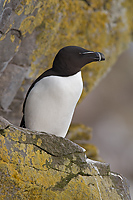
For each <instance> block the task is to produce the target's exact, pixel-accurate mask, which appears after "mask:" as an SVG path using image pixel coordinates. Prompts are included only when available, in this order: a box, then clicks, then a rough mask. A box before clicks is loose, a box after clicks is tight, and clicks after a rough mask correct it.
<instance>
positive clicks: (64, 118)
mask: <svg viewBox="0 0 133 200" xmlns="http://www.w3.org/2000/svg"><path fill="white" fill-rule="evenodd" d="M103 60H105V57H104V55H103V54H102V53H100V52H94V51H89V50H86V49H84V48H82V47H78V46H65V47H63V48H62V49H60V50H59V52H58V53H57V54H56V56H55V58H54V61H53V65H52V68H50V69H48V70H47V71H45V72H43V73H42V74H41V75H40V76H39V77H38V78H37V79H36V80H35V81H34V82H33V83H32V84H31V86H30V88H29V90H28V92H27V94H26V97H25V100H24V103H23V117H22V120H21V123H20V127H23V128H28V129H31V130H34V131H38V132H45V133H48V134H54V135H56V136H59V137H63V138H64V137H65V136H66V134H67V132H68V129H69V126H70V123H71V120H72V117H73V113H74V110H75V107H76V105H77V102H78V100H79V98H80V96H81V94H82V90H83V80H82V75H81V69H82V68H83V67H84V66H85V65H86V64H88V63H91V62H95V61H103Z"/></svg>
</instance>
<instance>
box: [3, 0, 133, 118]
mask: <svg viewBox="0 0 133 200" xmlns="http://www.w3.org/2000/svg"><path fill="white" fill-rule="evenodd" d="M131 33H132V1H130V0H123V1H99V2H98V1H97V0H94V1H93V2H92V1H89V0H86V1H85V0H84V1H81V0H78V1H77V0H74V1H71V0H68V1H67V2H66V1H64V0H63V1H59V0H51V1H46V2H45V3H44V1H43V0H40V1H37V0H34V1H33V0H30V1H29V0H25V1H18V0H10V1H7V0H2V1H0V35H1V37H0V72H1V76H2V73H3V72H4V70H5V69H6V67H7V66H8V64H10V63H12V64H15V65H17V66H20V67H23V68H25V70H26V69H27V68H31V71H32V73H30V75H29V76H30V77H32V79H35V78H36V76H38V75H39V74H40V73H41V72H43V71H44V70H46V69H48V68H50V67H51V65H52V61H53V59H54V57H55V54H56V53H57V52H58V50H59V49H60V48H62V47H63V46H67V45H77V46H82V47H84V48H86V49H90V50H95V51H100V52H103V53H104V54H105V57H106V60H107V62H104V63H103V62H102V63H97V64H95V63H93V64H91V65H87V66H86V67H85V68H84V69H83V71H82V72H83V79H84V92H83V95H82V99H83V97H85V96H86V95H87V94H88V93H89V92H90V91H91V90H92V89H93V88H94V87H95V85H97V83H98V82H99V80H101V78H102V77H103V75H104V74H105V73H107V72H108V70H109V69H110V67H111V66H112V64H113V63H114V62H115V60H116V58H117V57H118V55H119V54H120V53H121V52H122V51H124V50H125V48H127V46H128V44H129V43H130V41H131ZM123 38H124V40H123ZM25 78H26V77H25ZM27 86H29V82H28V84H27V81H25V82H23V88H26V87H27ZM20 92H21V93H22V95H20V96H23V98H24V95H25V93H26V91H25V90H24V91H22V90H19V93H20ZM23 98H21V103H22V102H23ZM19 99H20V98H19ZM14 101H15V102H19V103H20V101H17V100H16V99H15V97H14V99H12V97H11V100H10V102H13V103H14ZM16 107H17V108H19V112H18V109H17V110H15V108H16ZM16 107H13V106H12V109H14V112H17V113H19V114H18V116H17V118H16V120H17V119H18V118H19V119H20V118H21V116H20V109H21V107H20V105H19V106H16ZM0 113H2V111H1V112H0ZM7 116H8V117H9V114H8V113H7ZM10 119H11V120H12V117H10Z"/></svg>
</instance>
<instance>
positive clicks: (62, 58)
mask: <svg viewBox="0 0 133 200" xmlns="http://www.w3.org/2000/svg"><path fill="white" fill-rule="evenodd" d="M102 60H105V57H104V55H103V54H102V53H100V52H94V51H88V50H86V49H83V48H81V47H77V46H67V47H64V48H62V49H61V50H60V51H59V52H58V53H57V55H56V57H55V59H54V62H53V70H54V71H55V72H56V73H58V74H59V75H61V76H70V75H73V74H76V73H77V72H79V71H80V70H81V68H82V67H83V66H84V65H86V64H88V63H91V62H95V61H102Z"/></svg>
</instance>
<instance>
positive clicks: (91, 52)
mask: <svg viewBox="0 0 133 200" xmlns="http://www.w3.org/2000/svg"><path fill="white" fill-rule="evenodd" d="M88 53H94V52H88V51H87V52H84V53H80V54H88Z"/></svg>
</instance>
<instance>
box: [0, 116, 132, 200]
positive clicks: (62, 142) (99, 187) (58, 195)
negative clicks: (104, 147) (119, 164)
mask: <svg viewBox="0 0 133 200" xmlns="http://www.w3.org/2000/svg"><path fill="white" fill-rule="evenodd" d="M0 197H1V199H3V200H6V199H38V200H39V199H44V200H45V199H46V200H52V199H54V200H56V199H58V200H67V199H68V200H70V199H71V200H74V199H76V200H81V199H84V200H108V199H109V200H110V199H112V200H121V199H123V200H128V199H130V195H129V190H128V185H127V181H126V179H125V178H123V177H122V176H121V175H119V174H116V173H114V172H110V167H109V164H107V163H101V162H96V161H93V160H90V159H87V158H86V156H85V152H84V149H83V148H81V147H80V146H78V145H77V144H75V143H73V142H71V141H70V140H68V139H64V138H61V137H57V136H54V135H48V134H46V133H41V134H39V133H38V132H32V131H29V130H27V129H22V128H19V127H16V126H14V125H12V124H10V123H9V122H8V121H6V120H5V119H4V118H2V117H0Z"/></svg>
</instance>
